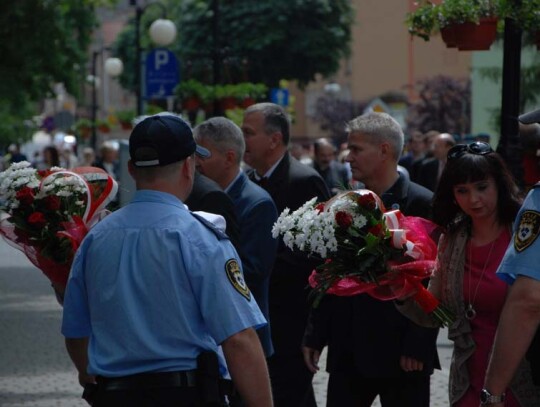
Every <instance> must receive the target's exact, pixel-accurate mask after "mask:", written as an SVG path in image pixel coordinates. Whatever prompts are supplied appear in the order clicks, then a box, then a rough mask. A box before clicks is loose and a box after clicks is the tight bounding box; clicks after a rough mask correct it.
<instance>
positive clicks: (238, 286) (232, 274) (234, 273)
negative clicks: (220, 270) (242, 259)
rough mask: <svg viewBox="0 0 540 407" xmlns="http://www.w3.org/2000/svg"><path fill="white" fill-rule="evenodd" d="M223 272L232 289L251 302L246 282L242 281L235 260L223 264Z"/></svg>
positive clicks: (240, 272)
mask: <svg viewBox="0 0 540 407" xmlns="http://www.w3.org/2000/svg"><path fill="white" fill-rule="evenodd" d="M225 272H226V273H227V278H228V279H229V281H230V282H231V284H232V286H233V287H234V289H235V290H236V291H238V292H239V293H240V294H242V295H243V296H244V297H245V298H246V299H247V300H248V301H251V292H250V291H249V288H248V286H247V284H246V281H245V280H244V275H243V274H242V271H241V270H240V265H239V264H238V262H237V261H236V259H229V260H227V263H225Z"/></svg>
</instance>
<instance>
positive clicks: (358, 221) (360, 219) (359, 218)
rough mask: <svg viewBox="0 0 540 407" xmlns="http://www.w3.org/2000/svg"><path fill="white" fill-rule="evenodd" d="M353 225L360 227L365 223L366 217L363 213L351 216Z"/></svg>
mask: <svg viewBox="0 0 540 407" xmlns="http://www.w3.org/2000/svg"><path fill="white" fill-rule="evenodd" d="M353 225H354V227H356V228H358V229H362V228H363V227H364V226H366V225H367V219H366V217H365V216H364V215H355V216H353Z"/></svg>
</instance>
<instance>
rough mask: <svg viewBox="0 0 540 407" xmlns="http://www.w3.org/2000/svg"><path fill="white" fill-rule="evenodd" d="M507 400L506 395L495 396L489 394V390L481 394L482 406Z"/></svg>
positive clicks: (484, 390) (483, 390)
mask: <svg viewBox="0 0 540 407" xmlns="http://www.w3.org/2000/svg"><path fill="white" fill-rule="evenodd" d="M504 399H505V394H504V393H503V394H501V395H500V396H495V395H493V394H491V393H490V392H489V390H486V389H482V391H481V392H480V404H481V405H488V404H495V403H502V402H503V401H504Z"/></svg>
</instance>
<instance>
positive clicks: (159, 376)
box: [96, 370, 197, 390]
mask: <svg viewBox="0 0 540 407" xmlns="http://www.w3.org/2000/svg"><path fill="white" fill-rule="evenodd" d="M195 372H196V371H195V370H184V371H180V372H158V373H140V374H135V375H131V376H123V377H103V376H98V377H97V378H96V381H97V383H98V385H99V387H101V388H103V389H104V390H132V389H140V388H146V389H148V388H158V387H195V386H196V384H197V382H196V375H195Z"/></svg>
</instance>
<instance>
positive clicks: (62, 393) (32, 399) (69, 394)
mask: <svg viewBox="0 0 540 407" xmlns="http://www.w3.org/2000/svg"><path fill="white" fill-rule="evenodd" d="M79 389H80V390H79ZM81 394H82V387H80V386H79V383H78V382H77V375H76V374H75V373H74V372H70V373H60V372H55V373H54V374H45V375H28V376H16V375H12V376H9V377H0V406H2V407H84V406H88V404H87V403H86V402H85V401H84V400H82V399H81Z"/></svg>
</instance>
